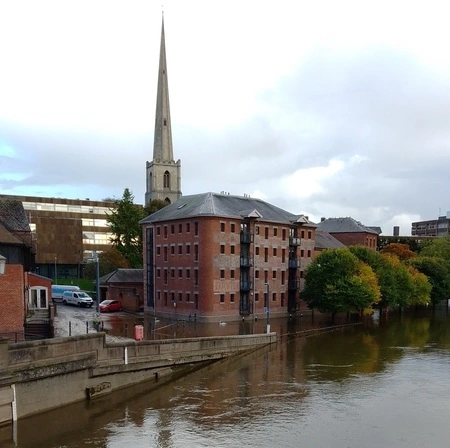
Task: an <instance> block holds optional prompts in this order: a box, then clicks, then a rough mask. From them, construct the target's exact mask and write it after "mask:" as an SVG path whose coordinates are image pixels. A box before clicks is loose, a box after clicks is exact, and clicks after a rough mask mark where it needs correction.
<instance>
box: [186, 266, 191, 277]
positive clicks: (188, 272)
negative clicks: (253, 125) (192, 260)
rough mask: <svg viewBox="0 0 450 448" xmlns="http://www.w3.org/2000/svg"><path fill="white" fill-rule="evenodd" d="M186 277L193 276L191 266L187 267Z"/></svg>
mask: <svg viewBox="0 0 450 448" xmlns="http://www.w3.org/2000/svg"><path fill="white" fill-rule="evenodd" d="M186 278H191V270H190V268H186Z"/></svg>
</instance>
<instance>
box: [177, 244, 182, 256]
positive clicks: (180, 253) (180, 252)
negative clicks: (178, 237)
mask: <svg viewBox="0 0 450 448" xmlns="http://www.w3.org/2000/svg"><path fill="white" fill-rule="evenodd" d="M178 255H183V245H182V244H179V245H178Z"/></svg>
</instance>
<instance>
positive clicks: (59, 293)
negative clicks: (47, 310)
mask: <svg viewBox="0 0 450 448" xmlns="http://www.w3.org/2000/svg"><path fill="white" fill-rule="evenodd" d="M79 290H80V288H79V287H78V286H74V285H52V299H53V301H54V302H62V300H63V294H64V293H65V292H66V291H79Z"/></svg>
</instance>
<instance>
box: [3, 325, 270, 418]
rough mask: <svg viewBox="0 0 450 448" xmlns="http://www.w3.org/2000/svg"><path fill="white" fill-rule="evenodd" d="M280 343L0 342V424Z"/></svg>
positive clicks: (99, 337)
mask: <svg viewBox="0 0 450 448" xmlns="http://www.w3.org/2000/svg"><path fill="white" fill-rule="evenodd" d="M275 341H276V334H275V333H272V334H270V335H267V334H259V335H246V336H225V337H208V338H190V339H171V340H162V341H139V342H136V341H124V342H115V343H108V344H107V343H106V341H105V334H104V333H94V334H87V335H83V336H74V337H67V338H55V339H47V340H41V341H32V342H19V343H15V344H11V343H8V341H6V340H0V423H2V422H8V421H11V420H16V419H18V418H21V417H25V416H27V415H31V414H35V413H38V412H43V411H45V410H49V409H53V408H56V407H58V406H62V405H66V404H69V403H73V402H75V401H79V400H84V399H86V398H95V397H96V396H100V395H103V394H105V393H108V392H111V391H114V390H117V389H119V388H122V387H126V386H131V385H133V384H137V383H139V382H143V381H154V382H155V383H156V382H158V381H161V380H163V379H169V378H170V376H171V375H172V374H173V373H174V371H175V370H176V369H177V368H181V367H183V366H185V367H186V366H189V365H192V364H193V363H200V362H208V361H214V360H218V359H222V358H225V357H227V356H230V355H233V354H237V353H240V352H245V351H251V350H255V349H257V348H260V347H262V346H265V345H268V344H270V343H273V342H275Z"/></svg>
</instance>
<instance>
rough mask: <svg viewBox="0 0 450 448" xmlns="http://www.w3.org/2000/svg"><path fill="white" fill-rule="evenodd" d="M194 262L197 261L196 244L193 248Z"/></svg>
mask: <svg viewBox="0 0 450 448" xmlns="http://www.w3.org/2000/svg"><path fill="white" fill-rule="evenodd" d="M194 261H198V244H196V245H195V246H194Z"/></svg>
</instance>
